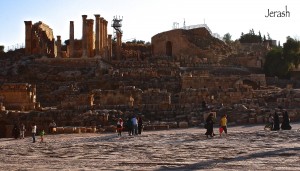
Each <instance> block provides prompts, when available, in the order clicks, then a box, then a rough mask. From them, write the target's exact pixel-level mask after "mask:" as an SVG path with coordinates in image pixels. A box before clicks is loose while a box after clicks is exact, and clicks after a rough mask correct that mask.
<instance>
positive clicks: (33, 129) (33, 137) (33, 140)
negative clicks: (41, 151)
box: [31, 123, 36, 143]
mask: <svg viewBox="0 0 300 171" xmlns="http://www.w3.org/2000/svg"><path fill="white" fill-rule="evenodd" d="M31 133H32V142H33V143H35V134H36V125H35V123H33V124H32V125H31Z"/></svg>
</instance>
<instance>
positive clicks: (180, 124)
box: [178, 122, 189, 128]
mask: <svg viewBox="0 0 300 171" xmlns="http://www.w3.org/2000/svg"><path fill="white" fill-rule="evenodd" d="M178 126H179V128H188V127H189V125H188V123H187V122H179V124H178Z"/></svg>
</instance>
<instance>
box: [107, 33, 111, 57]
mask: <svg viewBox="0 0 300 171" xmlns="http://www.w3.org/2000/svg"><path fill="white" fill-rule="evenodd" d="M107 36H108V38H107V43H108V54H107V59H108V60H109V61H110V60H111V56H112V41H111V34H109V35H107Z"/></svg>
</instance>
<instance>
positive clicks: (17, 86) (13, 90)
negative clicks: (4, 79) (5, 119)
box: [0, 83, 38, 111]
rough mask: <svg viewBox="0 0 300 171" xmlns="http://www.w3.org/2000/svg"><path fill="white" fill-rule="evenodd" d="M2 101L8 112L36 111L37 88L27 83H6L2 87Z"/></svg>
mask: <svg viewBox="0 0 300 171" xmlns="http://www.w3.org/2000/svg"><path fill="white" fill-rule="evenodd" d="M0 101H1V102H2V103H3V105H4V106H5V108H6V109H7V110H22V111H25V110H34V109H36V107H37V106H38V103H37V102H36V88H35V86H32V85H30V84H27V83H5V84H3V85H1V87H0Z"/></svg>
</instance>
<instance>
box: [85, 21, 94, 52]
mask: <svg viewBox="0 0 300 171" xmlns="http://www.w3.org/2000/svg"><path fill="white" fill-rule="evenodd" d="M93 26H94V20H93V19H89V20H87V26H86V33H87V34H86V38H87V40H86V41H87V56H88V57H93V56H94V36H93V35H94V34H93Z"/></svg>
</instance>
